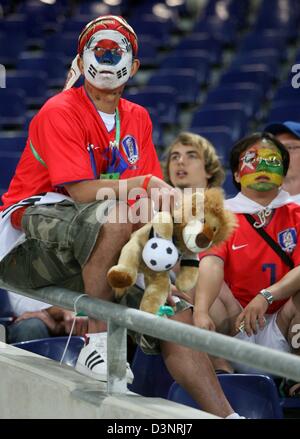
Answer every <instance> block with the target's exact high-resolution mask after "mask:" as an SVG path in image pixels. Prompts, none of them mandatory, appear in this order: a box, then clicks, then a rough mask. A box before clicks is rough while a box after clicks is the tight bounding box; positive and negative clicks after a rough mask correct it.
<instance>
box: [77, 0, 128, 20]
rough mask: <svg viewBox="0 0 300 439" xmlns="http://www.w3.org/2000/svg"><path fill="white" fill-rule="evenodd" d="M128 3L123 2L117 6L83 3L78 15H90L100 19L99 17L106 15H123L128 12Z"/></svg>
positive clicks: (92, 2) (102, 3)
mask: <svg viewBox="0 0 300 439" xmlns="http://www.w3.org/2000/svg"><path fill="white" fill-rule="evenodd" d="M115 3H117V2H115ZM126 3H127V2H126V1H125V0H122V2H119V4H116V5H112V4H109V5H108V4H105V3H104V2H99V1H97V2H95V1H81V2H79V4H78V13H79V14H80V15H90V16H92V17H99V15H106V14H113V15H123V14H124V13H125V11H126V6H127V4H126Z"/></svg>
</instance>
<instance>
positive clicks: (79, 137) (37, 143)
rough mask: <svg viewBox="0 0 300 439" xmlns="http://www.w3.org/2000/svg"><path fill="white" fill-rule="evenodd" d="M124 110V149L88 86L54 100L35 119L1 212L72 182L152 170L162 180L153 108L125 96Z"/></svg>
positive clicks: (124, 177) (50, 100) (121, 133)
mask: <svg viewBox="0 0 300 439" xmlns="http://www.w3.org/2000/svg"><path fill="white" fill-rule="evenodd" d="M118 110H119V115H120V142H119V148H117V147H112V142H114V141H115V140H116V129H115V128H114V129H113V130H112V131H110V132H108V131H107V128H106V126H105V124H104V122H103V120H102V118H101V117H100V115H99V114H98V111H97V109H96V108H95V106H94V104H93V102H92V101H91V99H90V98H89V97H88V95H87V93H86V91H85V89H84V87H79V88H72V89H70V90H67V91H64V92H62V93H59V94H57V95H56V96H54V97H52V98H50V99H49V100H48V101H47V102H46V103H45V105H44V106H43V107H42V108H41V110H40V111H39V112H38V114H37V115H36V116H35V117H34V118H33V119H32V121H31V124H30V127H29V136H28V140H27V143H26V147H25V149H24V152H23V154H22V156H21V159H20V161H19V163H18V166H17V169H16V172H15V175H14V177H13V179H12V181H11V183H10V186H9V189H8V191H7V192H6V193H5V194H4V195H3V197H2V201H3V206H1V207H0V210H4V209H6V208H7V207H8V206H10V205H12V204H15V203H17V202H18V201H20V200H22V199H25V198H27V197H29V196H32V195H37V194H41V193H45V192H57V191H61V190H62V189H60V187H61V186H63V185H64V184H66V183H70V182H77V181H82V180H93V179H97V178H101V175H103V174H108V173H109V174H112V173H113V174H115V176H118V177H119V178H120V179H126V178H130V177H134V176H138V175H146V174H153V175H155V176H157V177H159V178H162V171H161V168H160V164H159V160H158V157H157V154H156V151H155V148H154V145H153V143H152V123H151V120H150V117H149V114H148V112H147V111H146V110H145V109H144V108H143V107H141V106H140V105H137V104H134V103H132V102H129V101H127V100H125V99H120V102H119V105H118ZM39 159H41V160H40V161H39Z"/></svg>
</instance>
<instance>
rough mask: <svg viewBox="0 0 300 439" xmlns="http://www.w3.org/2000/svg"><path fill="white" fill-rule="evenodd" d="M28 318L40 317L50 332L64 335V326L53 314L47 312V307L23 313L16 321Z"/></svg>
mask: <svg viewBox="0 0 300 439" xmlns="http://www.w3.org/2000/svg"><path fill="white" fill-rule="evenodd" d="M27 319H39V320H41V321H42V322H44V323H45V325H46V326H47V328H48V329H49V331H50V333H51V334H52V335H62V334H63V328H62V327H61V325H60V323H59V322H57V321H56V320H55V319H54V318H53V317H51V315H50V314H49V313H48V312H47V310H46V309H43V310H41V311H31V312H29V311H28V312H24V313H23V314H22V315H20V316H19V317H18V318H17V319H16V320H15V322H16V323H18V322H21V321H22V320H27Z"/></svg>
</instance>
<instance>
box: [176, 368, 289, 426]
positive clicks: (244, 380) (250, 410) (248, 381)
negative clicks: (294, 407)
mask: <svg viewBox="0 0 300 439" xmlns="http://www.w3.org/2000/svg"><path fill="white" fill-rule="evenodd" d="M218 378H219V381H220V384H221V386H222V389H223V391H224V393H225V395H226V397H227V399H228V400H229V402H230V404H231V406H232V408H233V410H234V411H235V412H237V413H239V415H241V416H245V417H246V418H250V419H282V417H283V413H282V408H281V406H280V400H279V396H278V391H277V388H276V385H275V383H274V381H273V380H272V378H270V377H268V376H266V375H246V374H245V375H244V374H224V375H222V374H221V375H218ZM168 399H169V400H171V401H175V402H178V403H181V404H184V405H188V406H190V407H194V408H198V409H199V408H201V407H200V406H199V405H198V404H197V403H196V402H195V401H194V400H193V399H192V398H191V396H190V395H189V394H188V393H187V392H186V391H185V390H184V389H183V388H182V387H180V386H179V384H177V383H173V384H172V386H171V388H170V391H169V394H168Z"/></svg>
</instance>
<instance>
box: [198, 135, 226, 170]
mask: <svg viewBox="0 0 300 439" xmlns="http://www.w3.org/2000/svg"><path fill="white" fill-rule="evenodd" d="M193 132H194V133H196V134H199V135H200V136H203V137H205V138H206V139H208V140H209V141H210V142H211V143H212V144H213V146H214V147H215V149H216V151H217V153H218V156H219V158H220V159H221V162H222V164H223V166H225V167H228V166H229V154H230V150H231V147H232V145H233V139H232V135H231V130H230V129H229V128H226V127H222V126H217V127H215V128H211V127H202V128H199V129H197V130H195V129H193Z"/></svg>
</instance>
